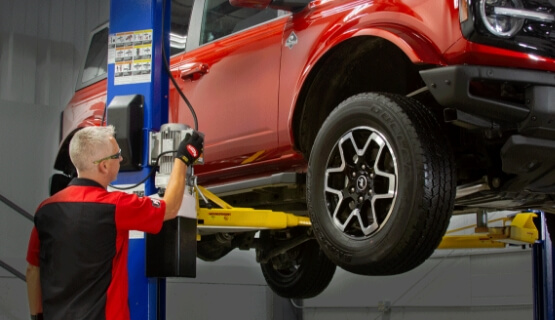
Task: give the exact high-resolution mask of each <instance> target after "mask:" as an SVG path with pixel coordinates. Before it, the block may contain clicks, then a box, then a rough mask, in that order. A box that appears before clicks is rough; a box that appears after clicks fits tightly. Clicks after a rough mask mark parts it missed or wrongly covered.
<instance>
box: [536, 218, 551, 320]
mask: <svg viewBox="0 0 555 320" xmlns="http://www.w3.org/2000/svg"><path fill="white" fill-rule="evenodd" d="M548 214H549V213H548ZM540 222H541V223H540V228H539V229H540V235H541V239H540V240H539V241H537V242H536V243H535V244H534V246H533V255H532V257H533V266H534V268H533V271H534V272H533V277H534V319H535V320H551V319H555V318H554V317H555V309H554V308H555V292H554V287H553V280H554V278H553V275H554V264H553V256H554V252H553V250H554V248H553V243H552V241H551V237H550V234H549V232H548V229H547V224H546V220H545V213H543V212H541V213H540Z"/></svg>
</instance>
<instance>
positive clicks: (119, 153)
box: [93, 149, 121, 164]
mask: <svg viewBox="0 0 555 320" xmlns="http://www.w3.org/2000/svg"><path fill="white" fill-rule="evenodd" d="M120 157H121V149H119V151H118V153H116V154H113V155H111V156H107V157H106V158H102V159H100V160H96V161H93V163H94V164H99V163H101V162H102V161H104V160H110V159H119V158H120Z"/></svg>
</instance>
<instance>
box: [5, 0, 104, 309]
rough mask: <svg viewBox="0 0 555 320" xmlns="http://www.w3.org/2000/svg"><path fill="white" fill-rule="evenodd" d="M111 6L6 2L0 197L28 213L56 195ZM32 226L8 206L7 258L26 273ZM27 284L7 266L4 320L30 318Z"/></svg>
mask: <svg viewBox="0 0 555 320" xmlns="http://www.w3.org/2000/svg"><path fill="white" fill-rule="evenodd" d="M108 4H109V2H108V1H98V0H80V1H74V0H23V1H13V0H0V111H1V114H0V150H1V151H0V152H1V153H2V155H1V157H0V195H2V196H4V197H6V198H8V199H9V200H11V201H13V202H14V203H16V204H17V205H19V206H20V207H22V208H23V209H25V210H26V211H28V212H31V213H32V212H33V211H34V210H35V208H36V207H37V205H38V204H39V203H40V201H42V200H43V199H44V198H45V197H47V195H48V184H49V181H48V179H49V177H50V175H51V174H52V172H53V170H52V164H53V162H54V157H55V152H56V150H57V146H58V139H59V119H60V113H61V111H62V110H63V108H64V106H65V104H66V103H67V102H68V101H69V99H70V97H71V95H72V93H73V88H74V83H75V78H76V77H77V72H78V70H79V67H80V65H81V59H82V56H83V54H84V52H85V50H86V49H85V46H86V43H85V42H86V41H87V38H88V32H89V30H91V29H92V28H94V27H95V26H97V25H99V24H101V23H102V22H104V21H106V20H107V17H108V13H109V6H108ZM31 227H32V223H31V221H29V220H26V219H25V218H23V217H22V216H20V215H18V214H15V213H14V212H13V211H12V210H11V209H9V208H8V207H7V206H6V205H5V204H3V203H1V202H0V260H3V261H4V262H6V263H8V264H10V265H11V266H13V267H15V268H16V269H17V270H18V271H19V272H21V273H25V267H26V262H25V253H26V249H27V241H28V237H29V232H30V230H31ZM28 314H29V311H28V307H27V301H26V291H25V283H24V282H23V281H21V280H20V279H18V278H16V277H14V276H13V275H12V274H10V273H8V272H6V271H5V270H4V269H2V268H0V319H2V320H4V319H28Z"/></svg>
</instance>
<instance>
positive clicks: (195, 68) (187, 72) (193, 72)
mask: <svg viewBox="0 0 555 320" xmlns="http://www.w3.org/2000/svg"><path fill="white" fill-rule="evenodd" d="M208 69H209V68H208V65H207V64H206V63H202V62H191V63H187V64H185V65H183V66H181V67H180V68H179V76H180V77H181V79H183V80H187V79H189V80H191V81H195V80H198V79H200V77H202V76H203V75H205V74H207V73H208Z"/></svg>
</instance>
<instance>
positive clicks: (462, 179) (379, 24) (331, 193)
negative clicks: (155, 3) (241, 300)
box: [54, 0, 555, 298]
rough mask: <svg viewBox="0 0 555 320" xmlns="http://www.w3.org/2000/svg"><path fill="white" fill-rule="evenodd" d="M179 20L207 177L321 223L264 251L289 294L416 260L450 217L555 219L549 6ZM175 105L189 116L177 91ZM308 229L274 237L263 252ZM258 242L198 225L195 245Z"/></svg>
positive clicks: (440, 2)
mask: <svg viewBox="0 0 555 320" xmlns="http://www.w3.org/2000/svg"><path fill="white" fill-rule="evenodd" d="M171 19H172V21H171V27H172V33H171V35H170V42H171V58H170V68H171V70H172V76H173V77H174V78H176V80H177V84H178V86H179V89H180V90H182V91H183V92H184V93H185V95H186V96H187V97H188V99H189V100H190V101H191V103H192V105H193V106H194V107H195V109H196V112H197V116H198V123H199V131H201V132H203V133H204V134H205V136H206V141H205V142H206V145H205V146H206V147H205V159H204V160H205V164H204V165H202V166H198V167H197V169H196V173H197V175H198V179H199V180H198V182H199V184H201V185H203V186H205V187H208V188H209V189H210V190H211V191H213V192H214V193H216V194H218V195H220V196H221V197H222V198H223V199H224V200H226V201H227V202H229V203H230V204H232V205H236V206H242V207H255V208H266V209H279V210H280V211H289V212H295V213H298V214H307V215H309V217H310V219H311V221H312V228H311V229H309V230H308V232H309V233H310V234H309V235H310V237H311V238H314V239H315V240H316V241H314V240H311V241H308V242H302V244H301V245H298V246H295V247H292V246H289V247H288V248H289V250H287V251H285V252H281V253H280V254H277V255H274V256H272V257H271V258H270V259H261V260H260V263H261V266H262V271H263V273H264V276H265V277H266V279H267V280H268V284H269V285H270V286H271V287H272V289H273V290H274V291H276V292H277V293H278V294H280V295H282V296H285V297H292V298H306V297H311V296H314V295H317V294H318V293H320V292H321V291H322V290H323V289H324V288H325V287H326V286H327V284H328V283H329V281H330V280H331V278H332V276H333V272H334V270H335V267H336V266H340V267H342V268H344V269H345V270H348V271H351V272H354V273H357V274H364V275H389V274H398V273H402V272H405V271H408V270H411V269H413V268H415V267H416V266H418V265H420V264H421V263H422V262H423V261H425V260H426V259H427V258H428V257H429V256H430V255H431V254H432V252H433V251H434V250H435V248H436V247H437V246H438V244H439V243H440V241H441V239H442V237H443V235H444V233H445V230H446V228H447V225H448V223H449V220H450V217H451V215H452V214H460V213H471V212H478V211H482V212H483V211H490V210H491V211H498V210H523V209H534V210H542V211H544V212H548V213H555V204H554V199H555V197H554V196H555V170H553V169H554V166H555V106H554V104H555V74H554V73H553V72H554V71H555V40H554V39H555V32H554V30H555V29H554V28H555V1H554V0H534V1H531V0H503V1H502V0H475V1H470V0H419V1H414V0H314V1H307V0H230V1H228V0H177V1H172V17H171ZM107 28H108V27H107V26H104V27H101V28H99V29H97V30H95V31H94V32H93V36H92V38H91V46H90V50H89V54H88V56H87V58H86V61H85V66H84V68H83V71H82V72H81V76H80V78H79V83H78V84H77V90H76V93H75V96H74V97H73V99H72V100H71V101H70V102H69V104H68V106H67V108H66V110H65V111H64V114H63V128H62V132H63V134H62V136H63V139H62V142H61V145H60V151H59V154H58V157H57V159H56V163H55V168H56V169H58V170H60V171H62V172H63V175H64V176H66V177H68V178H70V177H72V176H74V175H75V170H74V168H73V167H72V165H71V162H70V161H69V157H68V154H67V145H68V141H69V139H70V138H71V136H72V134H73V133H74V132H75V131H76V130H79V128H82V127H84V126H90V125H100V124H101V122H102V117H103V112H104V108H105V104H106V101H105V100H106V64H107V60H106V55H107V54H106V52H107V38H108V33H109V32H108V29H107ZM552 32H554V33H553V34H552ZM168 114H169V121H170V122H171V123H184V124H189V125H191V124H192V123H193V119H192V117H191V114H190V112H189V109H188V108H187V106H186V104H185V103H184V102H183V101H182V100H181V99H180V98H179V95H178V94H177V89H176V88H175V87H174V86H171V85H170V97H169V110H168ZM59 187H63V185H62V186H57V187H56V188H59ZM54 189H55V188H54ZM303 230H304V229H303ZM299 233H304V231H303V232H299V231H298V230H281V231H271V232H270V231H265V232H261V234H260V236H259V238H257V239H256V241H259V244H257V246H256V248H257V251H258V253H259V255H258V256H259V257H262V256H264V254H265V253H268V252H271V251H272V250H273V249H274V248H275V247H276V246H279V245H280V244H284V245H286V244H289V243H293V242H294V241H295V239H296V238H297V237H300V236H305V237H306V234H299ZM250 236H252V235H250V234H248V233H247V234H243V233H236V234H233V233H227V234H223V233H222V234H213V235H209V236H206V237H203V238H202V240H201V241H200V242H199V243H198V256H199V257H200V258H202V259H205V260H216V259H219V258H220V257H222V256H223V255H225V254H227V253H228V252H229V251H230V250H232V249H233V248H236V247H240V248H241V247H249V243H248V241H252V240H248V239H251V238H252V237H250ZM250 247H252V246H250ZM291 247H292V248H291Z"/></svg>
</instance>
